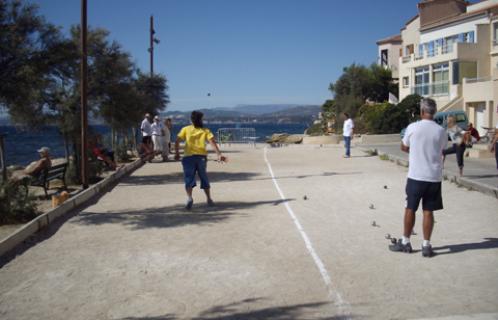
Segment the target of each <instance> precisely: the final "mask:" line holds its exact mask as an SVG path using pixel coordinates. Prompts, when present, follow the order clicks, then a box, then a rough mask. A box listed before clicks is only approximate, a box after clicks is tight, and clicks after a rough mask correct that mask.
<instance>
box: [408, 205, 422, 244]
mask: <svg viewBox="0 0 498 320" xmlns="http://www.w3.org/2000/svg"><path fill="white" fill-rule="evenodd" d="M424 221H425V220H424ZM414 226H415V212H414V211H413V210H412V209H408V208H406V209H405V219H404V232H403V236H404V237H405V238H407V239H408V242H409V240H410V236H411V235H412V231H413V227H414Z"/></svg>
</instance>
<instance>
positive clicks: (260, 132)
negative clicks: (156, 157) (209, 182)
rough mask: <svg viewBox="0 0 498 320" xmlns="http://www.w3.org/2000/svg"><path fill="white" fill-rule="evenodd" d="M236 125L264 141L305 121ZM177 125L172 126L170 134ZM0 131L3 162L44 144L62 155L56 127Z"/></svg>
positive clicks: (21, 159) (30, 156)
mask: <svg viewBox="0 0 498 320" xmlns="http://www.w3.org/2000/svg"><path fill="white" fill-rule="evenodd" d="M207 127H208V128H209V129H211V131H213V133H216V131H217V130H218V129H219V128H231V127H236V126H235V125H226V124H224V125H207ZM237 127H240V128H255V129H256V136H257V137H258V141H260V142H261V141H264V140H265V138H266V137H267V136H271V135H272V134H273V133H277V132H286V133H291V134H301V133H303V132H304V130H305V129H306V127H307V126H306V125H305V124H247V125H245V124H242V125H240V126H237ZM180 128H181V127H180V126H173V132H172V133H173V135H172V138H173V139H174V138H175V137H176V133H177V132H178V130H179V129H180ZM91 129H92V130H93V131H94V132H98V133H100V134H102V135H104V136H105V135H108V134H109V133H110V129H109V128H108V127H107V126H91ZM0 134H5V135H6V137H5V138H4V142H5V151H6V155H5V160H6V162H7V165H12V164H20V165H27V164H29V163H30V162H31V161H34V160H36V159H38V154H37V152H36V150H38V149H39V148H40V147H43V146H46V147H49V148H50V150H51V155H52V157H53V158H59V157H64V142H63V139H62V136H61V135H60V133H59V131H58V129H57V128H56V127H53V126H49V127H45V128H43V129H40V130H39V131H24V130H19V129H16V128H15V127H14V126H0Z"/></svg>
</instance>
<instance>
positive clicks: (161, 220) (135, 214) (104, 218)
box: [71, 199, 295, 230]
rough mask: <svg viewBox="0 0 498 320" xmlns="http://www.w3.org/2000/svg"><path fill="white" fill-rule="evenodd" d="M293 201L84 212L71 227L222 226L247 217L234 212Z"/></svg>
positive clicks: (235, 202) (230, 202) (223, 203)
mask: <svg viewBox="0 0 498 320" xmlns="http://www.w3.org/2000/svg"><path fill="white" fill-rule="evenodd" d="M293 200H295V199H285V200H271V201H255V202H237V201H229V202H217V203H216V206H215V207H208V206H207V205H206V204H205V203H201V204H194V207H193V208H192V210H191V211H187V210H186V209H185V208H184V205H183V204H176V205H172V206H164V207H151V208H146V209H137V210H126V211H112V212H88V211H83V212H82V213H81V214H79V215H78V216H77V217H75V219H74V220H72V221H71V223H77V224H84V225H102V224H109V223H120V224H123V225H127V226H130V227H131V228H132V229H133V230H141V229H145V228H175V227H182V226H186V225H209V224H213V223H218V222H222V221H224V220H226V219H228V218H230V217H231V216H233V215H238V216H243V215H247V214H246V213H242V212H237V213H236V212H234V211H240V210H245V209H250V208H254V207H257V206H264V205H274V206H276V205H279V204H281V203H284V202H288V201H293Z"/></svg>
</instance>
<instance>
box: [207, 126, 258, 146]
mask: <svg viewBox="0 0 498 320" xmlns="http://www.w3.org/2000/svg"><path fill="white" fill-rule="evenodd" d="M216 135H217V139H218V142H219V143H220V144H224V143H227V144H231V143H244V144H251V145H256V139H257V136H256V129H255V128H220V129H218V131H217V133H216Z"/></svg>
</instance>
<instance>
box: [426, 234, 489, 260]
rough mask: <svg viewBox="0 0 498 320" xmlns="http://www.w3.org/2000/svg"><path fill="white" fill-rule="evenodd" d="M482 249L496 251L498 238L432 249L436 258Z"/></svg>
mask: <svg viewBox="0 0 498 320" xmlns="http://www.w3.org/2000/svg"><path fill="white" fill-rule="evenodd" d="M483 249H498V238H484V241H482V242H474V243H462V244H452V245H448V246H441V247H437V248H433V250H434V251H435V252H436V254H437V255H438V256H439V255H443V254H451V253H459V252H464V251H469V250H483Z"/></svg>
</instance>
